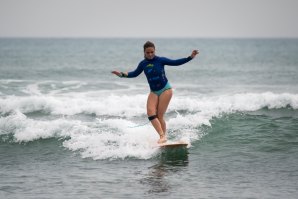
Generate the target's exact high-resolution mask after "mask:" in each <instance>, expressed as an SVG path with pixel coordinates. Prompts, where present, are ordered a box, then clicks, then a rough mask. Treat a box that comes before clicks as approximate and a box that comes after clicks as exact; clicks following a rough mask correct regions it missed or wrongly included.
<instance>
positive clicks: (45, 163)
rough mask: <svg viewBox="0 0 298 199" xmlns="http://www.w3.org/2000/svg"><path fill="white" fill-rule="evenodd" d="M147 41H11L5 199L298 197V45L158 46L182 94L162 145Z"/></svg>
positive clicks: (3, 58) (0, 75)
mask: <svg viewBox="0 0 298 199" xmlns="http://www.w3.org/2000/svg"><path fill="white" fill-rule="evenodd" d="M146 41H147V39H15V38H6V39H4V38H2V39H0V179H1V180H0V198H22V199H23V198H297V195H298V166H297V165H298V56H297V55H298V39H153V40H152V41H153V42H154V43H155V44H156V54H157V55H158V56H165V57H168V58H171V59H177V58H182V57H187V56H189V55H190V54H191V51H192V50H193V49H198V50H199V51H200V54H199V55H198V56H197V57H196V58H195V59H194V60H192V61H191V62H189V63H187V64H184V65H182V66H166V67H165V70H166V74H167V77H168V79H169V81H170V83H171V85H172V86H173V93H174V95H173V98H172V100H171V103H170V105H169V107H168V111H167V113H166V115H165V118H166V122H167V127H168V130H167V131H168V132H167V136H168V139H170V140H182V141H185V142H187V143H189V145H188V149H187V151H179V150H174V151H164V150H161V149H159V148H158V147H156V141H157V140H158V134H157V133H156V132H155V131H154V129H153V127H152V126H151V125H150V124H149V123H148V121H147V115H146V101H147V96H148V93H149V87H148V84H147V81H146V78H145V76H144V74H141V75H140V76H139V77H137V78H134V79H126V78H118V77H116V76H114V75H112V74H111V71H112V70H119V71H132V70H134V69H135V68H136V66H137V65H138V63H139V62H140V61H141V60H142V59H143V50H142V45H143V44H144V43H145V42H146Z"/></svg>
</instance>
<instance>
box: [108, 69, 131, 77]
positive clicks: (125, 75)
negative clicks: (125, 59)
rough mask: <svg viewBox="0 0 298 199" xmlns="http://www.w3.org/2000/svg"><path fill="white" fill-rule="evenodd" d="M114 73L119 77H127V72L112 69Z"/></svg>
mask: <svg viewBox="0 0 298 199" xmlns="http://www.w3.org/2000/svg"><path fill="white" fill-rule="evenodd" d="M112 73H113V74H114V75H117V76H118V77H127V73H123V72H119V71H116V70H114V71H112Z"/></svg>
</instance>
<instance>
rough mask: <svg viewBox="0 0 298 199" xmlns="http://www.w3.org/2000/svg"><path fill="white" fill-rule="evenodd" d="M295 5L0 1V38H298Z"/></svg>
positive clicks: (272, 1)
mask: <svg viewBox="0 0 298 199" xmlns="http://www.w3.org/2000/svg"><path fill="white" fill-rule="evenodd" d="M297 9H298V0H0V37H120V38H123V37H125V38H126V37H137V38H144V37H159V38H177V37H178V38H256V37H258V38H298V25H297V24H298V23H297V21H298V11H297Z"/></svg>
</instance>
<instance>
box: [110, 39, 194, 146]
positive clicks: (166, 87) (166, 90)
mask: <svg viewBox="0 0 298 199" xmlns="http://www.w3.org/2000/svg"><path fill="white" fill-rule="evenodd" d="M198 53H199V52H198V51H197V50H193V51H192V53H191V55H190V56H189V57H187V58H182V59H177V60H171V59H168V58H165V57H158V56H156V55H155V45H154V43H152V42H150V41H147V42H146V43H145V44H144V57H145V59H144V60H142V61H141V62H140V63H139V65H138V67H137V68H136V69H135V70H134V71H132V72H119V71H112V73H113V74H115V75H117V76H119V77H126V78H133V77H137V76H138V75H140V74H141V73H142V72H143V71H144V73H145V75H146V77H147V81H148V83H149V86H150V90H151V92H150V93H149V96H148V100H147V115H148V119H149V120H150V121H151V124H152V125H153V127H154V128H155V130H156V131H157V133H158V134H159V136H160V139H159V140H158V143H159V144H160V143H164V142H166V141H167V139H166V122H165V120H164V114H165V112H166V110H167V108H168V105H169V103H170V100H171V98H172V94H173V91H172V87H171V85H170V83H169V82H168V79H167V77H166V75H165V70H164V66H165V65H169V66H178V65H182V64H185V63H187V62H189V61H190V60H192V59H193V58H194V57H195V56H196V55H197V54H198Z"/></svg>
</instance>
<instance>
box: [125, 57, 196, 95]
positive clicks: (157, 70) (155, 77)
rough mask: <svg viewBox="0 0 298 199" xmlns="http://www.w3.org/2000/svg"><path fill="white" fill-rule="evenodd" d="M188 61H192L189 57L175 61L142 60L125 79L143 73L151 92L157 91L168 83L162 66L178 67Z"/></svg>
mask: <svg viewBox="0 0 298 199" xmlns="http://www.w3.org/2000/svg"><path fill="white" fill-rule="evenodd" d="M190 60H192V58H191V57H190V56H189V57H187V58H182V59H177V60H171V59H168V58H166V57H158V56H155V57H154V58H153V59H144V60H143V61H141V62H140V63H139V65H138V67H137V68H136V69H135V70H134V71H132V72H129V73H128V76H127V77H128V78H133V77H137V76H138V75H140V74H141V73H142V72H143V71H144V73H145V75H146V77H147V81H148V83H149V86H150V89H151V91H159V90H161V89H163V88H164V87H165V86H166V84H167V83H168V79H167V77H166V74H165V69H164V66H165V65H169V66H179V65H182V64H185V63H187V62H189V61H190Z"/></svg>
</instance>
